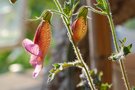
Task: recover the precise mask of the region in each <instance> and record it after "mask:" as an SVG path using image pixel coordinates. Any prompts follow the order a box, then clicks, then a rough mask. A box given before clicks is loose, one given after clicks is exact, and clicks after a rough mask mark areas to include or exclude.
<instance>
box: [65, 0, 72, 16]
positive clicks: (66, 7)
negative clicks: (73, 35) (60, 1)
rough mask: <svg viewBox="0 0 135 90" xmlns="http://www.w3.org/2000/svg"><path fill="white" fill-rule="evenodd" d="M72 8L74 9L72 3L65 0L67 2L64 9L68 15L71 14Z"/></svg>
mask: <svg viewBox="0 0 135 90" xmlns="http://www.w3.org/2000/svg"><path fill="white" fill-rule="evenodd" d="M71 9H72V7H71V3H70V2H67V1H65V2H64V9H63V11H64V13H65V14H67V15H69V13H70V11H71Z"/></svg>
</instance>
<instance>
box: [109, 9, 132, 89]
mask: <svg viewBox="0 0 135 90" xmlns="http://www.w3.org/2000/svg"><path fill="white" fill-rule="evenodd" d="M107 18H108V20H109V24H110V28H111V32H112V37H113V42H114V46H115V50H116V52H119V46H118V43H117V36H116V32H115V28H114V23H113V19H112V15H111V13H110V11H109V13H108V14H107ZM119 65H120V69H121V73H122V76H123V80H124V83H125V87H126V89H127V90H131V88H130V85H129V81H128V78H127V74H126V70H125V65H124V62H123V60H122V59H120V60H119Z"/></svg>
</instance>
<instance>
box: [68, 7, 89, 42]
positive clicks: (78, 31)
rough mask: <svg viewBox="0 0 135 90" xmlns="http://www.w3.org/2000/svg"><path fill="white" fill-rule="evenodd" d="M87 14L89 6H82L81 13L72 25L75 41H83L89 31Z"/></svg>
mask: <svg viewBox="0 0 135 90" xmlns="http://www.w3.org/2000/svg"><path fill="white" fill-rule="evenodd" d="M87 14H88V8H87V7H81V8H80V9H79V13H78V16H77V18H76V20H75V21H74V22H73V24H72V25H71V28H72V32H73V40H74V42H75V43H78V42H79V41H81V40H82V39H83V37H84V36H85V35H86V33H87Z"/></svg>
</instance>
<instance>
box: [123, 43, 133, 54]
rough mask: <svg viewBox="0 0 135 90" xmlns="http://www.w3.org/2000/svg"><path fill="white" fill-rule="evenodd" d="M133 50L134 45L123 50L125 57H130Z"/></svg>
mask: <svg viewBox="0 0 135 90" xmlns="http://www.w3.org/2000/svg"><path fill="white" fill-rule="evenodd" d="M131 49H132V44H130V45H128V46H125V47H124V49H123V52H124V55H128V54H129V53H131Z"/></svg>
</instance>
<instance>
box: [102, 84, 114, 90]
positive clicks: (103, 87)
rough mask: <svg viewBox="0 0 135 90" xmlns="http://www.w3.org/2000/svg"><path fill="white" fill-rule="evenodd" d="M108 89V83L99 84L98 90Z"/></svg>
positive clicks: (109, 86)
mask: <svg viewBox="0 0 135 90" xmlns="http://www.w3.org/2000/svg"><path fill="white" fill-rule="evenodd" d="M109 88H111V85H110V84H108V83H105V84H104V83H102V84H101V87H100V90H108V89H109Z"/></svg>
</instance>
